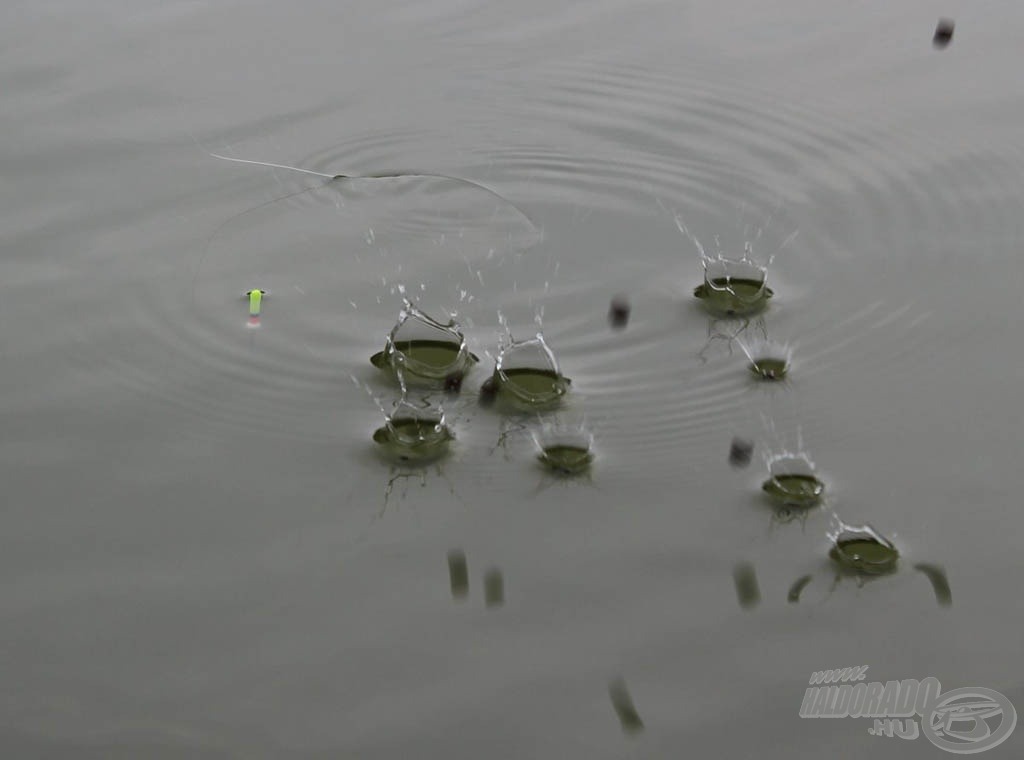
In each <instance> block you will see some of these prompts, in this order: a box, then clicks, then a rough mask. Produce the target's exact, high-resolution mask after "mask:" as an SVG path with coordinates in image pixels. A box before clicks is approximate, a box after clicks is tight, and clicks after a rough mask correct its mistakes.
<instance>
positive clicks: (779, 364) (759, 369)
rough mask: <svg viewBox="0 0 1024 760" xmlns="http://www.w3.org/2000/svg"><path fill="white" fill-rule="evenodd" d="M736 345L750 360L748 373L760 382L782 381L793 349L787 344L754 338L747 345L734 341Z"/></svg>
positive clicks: (740, 339)
mask: <svg viewBox="0 0 1024 760" xmlns="http://www.w3.org/2000/svg"><path fill="white" fill-rule="evenodd" d="M736 343H737V345H739V347H740V348H741V349H742V350H743V353H744V354H746V356H747V359H749V360H750V365H749V368H750V371H751V372H753V373H754V375H755V376H756V377H757V378H759V379H761V380H783V379H785V377H786V375H788V374H789V369H790V366H791V365H792V362H793V347H792V345H791V344H789V343H784V342H779V341H774V340H767V339H761V338H755V339H754V340H752V341H751V342H750V343H749V345H748V344H747V343H746V342H745V341H744V340H743V339H742V338H737V339H736Z"/></svg>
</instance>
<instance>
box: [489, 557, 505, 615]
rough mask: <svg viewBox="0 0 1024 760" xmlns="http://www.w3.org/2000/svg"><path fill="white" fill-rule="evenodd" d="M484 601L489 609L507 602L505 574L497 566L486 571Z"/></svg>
mask: <svg viewBox="0 0 1024 760" xmlns="http://www.w3.org/2000/svg"><path fill="white" fill-rule="evenodd" d="M484 603H485V604H486V605H487V607H488V608H489V609H490V608H494V607H502V606H504V604H505V576H504V575H502V572H501V570H499V569H498V568H496V567H492V568H489V569H488V570H487V571H486V572H485V573H484Z"/></svg>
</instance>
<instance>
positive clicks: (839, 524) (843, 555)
mask: <svg viewBox="0 0 1024 760" xmlns="http://www.w3.org/2000/svg"><path fill="white" fill-rule="evenodd" d="M827 535H828V538H829V541H830V542H831V543H832V548H831V549H830V550H829V557H830V558H831V559H832V560H833V561H834V562H835V563H836V564H838V565H839V566H840V568H842V569H843V570H847V571H850V572H853V573H855V574H858V575H886V574H888V573H891V572H893V571H894V570H895V569H896V566H897V564H898V562H899V557H900V553H899V551H898V550H897V549H896V545H895V544H893V542H892V541H890V540H889V539H888V538H886V537H885V536H883V535H882V534H881V533H879V532H878V531H877V530H875V529H874V528H873V527H871V526H870V525H847V524H846V523H844V522H843V521H842V520H840V519H839V517H838V516H837V517H835V518H834V521H833V526H832V528H831V529H830V530H829V532H828V534H827Z"/></svg>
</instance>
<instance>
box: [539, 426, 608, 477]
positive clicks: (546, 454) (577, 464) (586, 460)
mask: <svg viewBox="0 0 1024 760" xmlns="http://www.w3.org/2000/svg"><path fill="white" fill-rule="evenodd" d="M531 437H532V438H533V442H534V444H535V445H536V447H537V459H538V460H539V461H540V462H541V464H543V465H544V466H545V467H547V468H548V469H549V470H551V471H552V472H556V473H558V474H560V475H579V474H581V473H583V472H586V471H587V470H589V469H590V465H591V464H592V463H593V461H594V434H593V433H592V432H591V431H590V429H589V427H588V426H587V423H586V421H585V420H583V419H579V420H569V419H566V418H564V417H563V418H560V419H553V420H547V421H544V422H542V423H541V424H540V425H539V426H538V427H537V428H535V429H534V430H533V431H531Z"/></svg>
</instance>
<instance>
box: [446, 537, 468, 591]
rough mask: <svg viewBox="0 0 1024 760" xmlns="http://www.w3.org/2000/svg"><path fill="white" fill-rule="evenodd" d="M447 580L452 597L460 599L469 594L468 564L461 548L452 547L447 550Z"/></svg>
mask: <svg viewBox="0 0 1024 760" xmlns="http://www.w3.org/2000/svg"><path fill="white" fill-rule="evenodd" d="M448 580H449V583H450V585H451V590H452V599H456V600H462V599H465V598H466V597H467V596H468V595H469V565H468V564H467V562H466V553H465V552H464V551H462V550H461V549H452V550H451V551H450V552H448Z"/></svg>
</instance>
